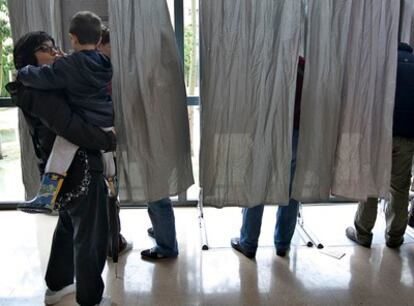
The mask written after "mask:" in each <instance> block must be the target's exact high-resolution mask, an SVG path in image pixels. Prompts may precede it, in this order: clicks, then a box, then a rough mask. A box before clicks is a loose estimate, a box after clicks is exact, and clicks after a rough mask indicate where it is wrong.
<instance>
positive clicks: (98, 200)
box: [67, 172, 108, 306]
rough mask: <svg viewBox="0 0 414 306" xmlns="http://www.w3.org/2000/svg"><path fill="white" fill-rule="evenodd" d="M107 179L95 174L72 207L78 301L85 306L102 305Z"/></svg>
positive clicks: (106, 219)
mask: <svg viewBox="0 0 414 306" xmlns="http://www.w3.org/2000/svg"><path fill="white" fill-rule="evenodd" d="M106 206H107V199H106V189H105V185H104V180H103V175H102V173H99V172H91V181H90V184H89V192H88V194H87V195H86V196H83V197H80V198H77V199H75V200H73V201H72V202H71V203H70V205H69V206H68V208H67V209H68V212H69V214H70V215H71V217H72V223H73V228H74V235H73V241H74V255H75V256H74V259H75V277H76V290H77V291H76V301H77V302H78V303H79V304H80V305H82V306H88V305H95V304H98V303H99V302H100V301H101V298H102V293H103V290H104V283H103V280H102V277H101V274H102V271H103V268H104V266H105V261H106V255H107V250H108V214H107V207H106Z"/></svg>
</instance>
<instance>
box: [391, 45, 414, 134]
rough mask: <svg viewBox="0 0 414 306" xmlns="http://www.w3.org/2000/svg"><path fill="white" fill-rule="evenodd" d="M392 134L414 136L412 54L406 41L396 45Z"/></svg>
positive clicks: (413, 67) (413, 69)
mask: <svg viewBox="0 0 414 306" xmlns="http://www.w3.org/2000/svg"><path fill="white" fill-rule="evenodd" d="M393 135H394V136H399V137H405V138H414V55H413V49H412V48H411V47H410V46H409V45H408V44H406V43H400V44H399V46H398V68H397V88H396V91H395V106H394V126H393Z"/></svg>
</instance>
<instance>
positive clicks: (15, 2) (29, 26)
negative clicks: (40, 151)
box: [8, 0, 62, 199]
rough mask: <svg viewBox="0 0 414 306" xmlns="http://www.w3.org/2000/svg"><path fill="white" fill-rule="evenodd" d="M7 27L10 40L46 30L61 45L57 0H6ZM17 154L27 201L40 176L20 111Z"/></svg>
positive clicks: (33, 192)
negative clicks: (7, 9) (10, 36)
mask: <svg viewBox="0 0 414 306" xmlns="http://www.w3.org/2000/svg"><path fill="white" fill-rule="evenodd" d="M8 7H9V14H10V24H11V29H12V36H13V40H14V41H15V42H16V41H17V40H18V39H19V38H20V37H21V36H23V35H24V34H26V33H27V32H31V31H40V30H42V31H46V32H48V33H49V34H51V35H52V36H53V37H54V38H55V40H56V43H57V44H61V42H62V31H61V24H62V21H61V19H60V16H61V14H60V1H59V0H8ZM19 134H20V153H21V163H22V173H23V184H24V187H25V192H26V198H27V199H29V198H32V197H33V196H34V195H36V192H37V189H38V186H39V183H40V174H39V170H38V168H37V158H36V155H35V153H34V149H33V143H32V140H31V137H30V134H29V130H28V128H27V125H26V122H25V120H24V117H23V114H22V113H21V112H20V111H19Z"/></svg>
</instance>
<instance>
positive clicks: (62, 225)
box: [45, 211, 74, 291]
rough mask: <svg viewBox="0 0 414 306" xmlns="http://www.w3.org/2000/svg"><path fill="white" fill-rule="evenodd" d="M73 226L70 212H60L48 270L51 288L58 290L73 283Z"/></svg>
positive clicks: (47, 276) (48, 280)
mask: <svg viewBox="0 0 414 306" xmlns="http://www.w3.org/2000/svg"><path fill="white" fill-rule="evenodd" d="M72 237H73V227H72V221H71V219H70V216H69V214H68V213H67V212H66V211H62V212H59V220H58V223H57V225H56V229H55V233H54V235H53V240H52V249H51V251H50V257H49V263H48V266H47V270H46V277H45V280H46V285H47V287H48V288H49V289H50V290H53V291H58V290H60V289H62V288H63V287H66V286H68V285H70V284H72V283H73V280H74V265H73V240H72Z"/></svg>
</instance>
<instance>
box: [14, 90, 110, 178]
mask: <svg viewBox="0 0 414 306" xmlns="http://www.w3.org/2000/svg"><path fill="white" fill-rule="evenodd" d="M6 89H7V90H8V92H9V93H10V94H11V97H12V102H13V103H14V104H15V105H16V106H18V107H19V108H20V109H21V110H22V111H23V113H24V116H25V119H26V122H27V124H28V127H29V130H30V134H31V136H32V140H33V144H34V148H35V153H36V156H37V157H38V158H39V170H40V172H41V173H42V172H43V170H44V167H45V165H46V162H47V159H48V157H49V154H50V152H51V150H52V147H53V143H54V141H55V137H56V135H59V136H62V137H63V138H65V139H67V140H69V141H70V142H72V143H74V144H76V145H78V146H79V147H81V149H83V150H86V151H87V152H88V153H89V154H88V155H89V165H90V169H91V170H97V171H102V169H103V168H102V162H101V153H100V150H106V151H113V150H115V148H116V139H115V135H114V134H113V133H111V132H110V133H106V132H104V131H102V130H101V129H100V128H99V127H97V126H93V125H91V124H89V123H88V122H86V121H85V120H84V119H83V118H82V117H80V116H79V115H78V114H76V113H74V112H73V111H72V110H71V108H70V107H69V105H68V102H67V101H66V100H67V99H66V97H65V94H64V93H63V92H62V91H52V90H50V91H42V90H36V89H32V88H27V87H25V86H23V85H22V84H21V83H20V82H11V83H9V84H7V86H6Z"/></svg>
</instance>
